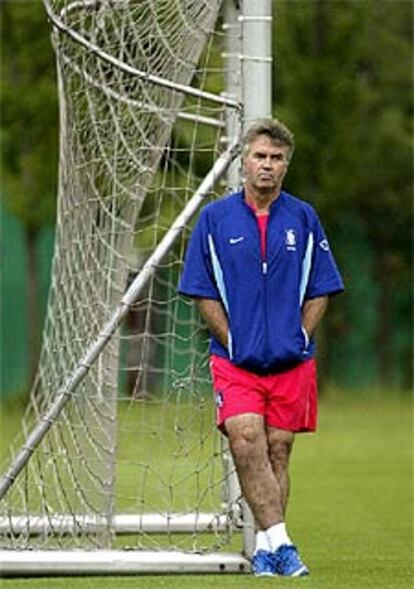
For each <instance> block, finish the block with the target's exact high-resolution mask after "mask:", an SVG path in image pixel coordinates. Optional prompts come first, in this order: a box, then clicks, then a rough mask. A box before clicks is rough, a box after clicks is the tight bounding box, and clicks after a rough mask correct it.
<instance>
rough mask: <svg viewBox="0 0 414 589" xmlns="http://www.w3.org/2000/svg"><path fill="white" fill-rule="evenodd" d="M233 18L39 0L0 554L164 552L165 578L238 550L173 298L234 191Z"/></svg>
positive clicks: (238, 514) (229, 483)
mask: <svg viewBox="0 0 414 589" xmlns="http://www.w3.org/2000/svg"><path fill="white" fill-rule="evenodd" d="M229 4H230V5H231V6H230V8H229V7H228V6H227V7H226V8H225V11H224V10H223V7H221V0H145V1H142V0H44V5H45V8H46V11H47V13H48V16H49V18H50V20H51V23H52V25H53V45H54V49H55V52H56V57H57V70H58V88H59V101H60V163H59V167H60V169H59V191H58V192H59V194H58V212H57V224H56V241H55V251H54V259H53V268H52V277H51V287H50V293H49V302H48V309H47V317H46V322H45V327H44V334H43V346H42V352H41V358H40V363H39V369H38V374H37V378H36V381H35V383H34V386H33V388H32V391H31V395H30V402H29V405H28V407H27V410H26V412H25V415H24V419H23V427H22V432H21V435H19V437H18V439H16V440H15V442H14V444H13V448H12V451H11V457H10V458H9V459H8V461H7V464H5V465H3V472H5V473H6V475H5V476H4V477H3V479H2V480H3V487H2V490H3V492H2V495H3V499H2V501H1V503H0V543H1V544H0V547H1V548H2V549H3V550H10V551H15V552H16V551H27V550H28V549H30V550H31V551H32V552H33V551H35V552H36V551H39V550H42V551H43V550H49V549H54V550H68V551H69V550H70V551H72V552H73V551H74V549H76V550H78V551H79V550H91V551H92V550H93V549H99V550H100V551H102V550H104V549H112V550H114V549H117V550H121V549H124V550H125V549H127V548H130V549H134V555H139V554H143V555H144V556H145V555H148V554H150V553H151V554H154V552H157V553H158V554H164V553H165V552H166V551H168V552H169V553H172V552H175V553H177V554H180V555H181V556H180V559H181V560H180V561H179V562H178V564H177V565H176V566H177V567H178V569H177V570H181V568H182V567H183V566H184V567H185V565H183V563H184V561H185V559H184V556H183V555H198V554H203V555H204V556H205V557H206V558H207V557H208V555H209V554H210V555H211V554H215V553H216V552H220V551H230V552H232V553H233V552H238V553H240V552H242V551H243V542H242V539H241V536H242V535H241V534H240V533H239V532H240V531H241V529H242V528H244V529H245V530H246V529H247V528H248V527H249V526H248V525H247V524H246V522H244V524H243V517H242V511H243V510H242V509H241V507H240V506H241V501H240V492H239V489H238V486H237V482H236V477H235V475H234V469H233V468H232V465H231V461H229V458H228V453H227V451H226V447H225V444H224V443H223V440H222V439H221V438H220V436H219V434H218V433H217V432H216V428H215V426H214V406H213V402H212V393H211V384H210V376H209V370H208V334H207V332H206V330H205V328H204V326H203V325H202V323H201V322H200V319H199V317H198V314H197V312H196V310H195V306H194V305H193V304H192V303H191V301H188V300H186V299H184V298H182V297H179V296H177V293H176V286H177V282H178V277H179V273H180V269H181V265H182V260H183V256H184V252H185V248H186V244H187V242H188V237H189V234H190V231H191V226H192V222H191V219H192V217H193V215H194V213H195V212H196V210H197V207H198V206H200V204H201V203H202V202H203V203H205V202H208V201H209V200H211V199H215V198H217V197H219V196H220V195H222V194H223V193H224V192H225V191H226V190H228V188H229V183H230V184H234V183H235V182H237V162H236V163H233V164H232V160H234V158H235V153H236V151H237V149H236V148H235V147H234V140H235V139H236V138H237V135H238V131H239V129H240V124H241V123H240V116H241V111H240V107H239V96H238V89H237V85H238V84H239V79H238V78H239V71H238V70H237V68H236V67H235V64H236V65H237V67H239V62H240V59H237V58H238V57H239V56H238V55H237V47H238V45H237V44H238V43H239V41H240V26H239V21H238V19H237V15H238V12H237V3H235V2H233V0H229ZM229 15H231V19H232V22H228V18H229ZM226 19H227V20H226ZM235 48H236V50H235ZM235 58H236V60H235ZM229 79H232V80H233V88H232V89H229V87H228V80H229ZM226 86H227V87H226ZM226 174H227V176H226ZM226 178H227V180H226ZM229 178H230V180H229ZM232 187H234V186H232ZM194 199H195V200H194ZM171 228H172V229H171ZM10 464H12V467H11V469H10ZM251 532H252V530H251V529H250V532H248V533H251ZM75 552H76V551H75ZM125 553H126V554H129V553H127V552H126V550H125ZM136 558H138V557H137V556H136ZM6 560H7V559H6ZM142 562H144V563H145V562H146V563H148V562H149V560H148V558H147V556H145V558H144V559H143V561H142ZM156 562H157V563H158V564H156V568H155V570H162V566H161V565H160V562H161V561H160V560H157V561H156ZM223 562H224V561H220V563H221V564H220V565H219V566H220V568H218V569H217V570H223V569H225V568H226V565H225V564H222V563H223ZM231 562H232V563H233V564H232V565H230V568H229V566H227V568H228V570H241V569H243V567H245V564H246V561H244V560H243V559H242V558H241V559H239V560H237V559H236V560H234V562H233V561H231ZM180 563H181V564H180ZM213 566H216V564H215V565H213ZM217 566H218V565H217ZM232 566H233V569H231V567H232ZM160 567H161V568H160ZM180 567H181V568H180ZM46 568H47V567H46ZM144 568H145V567H144ZM173 568H174V567H173ZM201 568H202V567H201ZM52 569H53V567H52ZM43 570H44V569H43ZM79 570H81V569H79ZM100 570H102V569H100ZM145 570H148V568H147V569H145ZM187 570H189V569H188V567H187ZM209 570H210V569H209ZM211 570H216V569H214V568H213V569H211Z"/></svg>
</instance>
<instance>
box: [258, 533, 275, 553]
mask: <svg viewBox="0 0 414 589" xmlns="http://www.w3.org/2000/svg"><path fill="white" fill-rule="evenodd" d="M258 550H266V552H269V551H270V550H271V548H270V544H269V539H268V537H267V533H266V532H265V531H264V530H259V531H258V532H256V547H255V549H254V553H255V554H256V552H257V551H258Z"/></svg>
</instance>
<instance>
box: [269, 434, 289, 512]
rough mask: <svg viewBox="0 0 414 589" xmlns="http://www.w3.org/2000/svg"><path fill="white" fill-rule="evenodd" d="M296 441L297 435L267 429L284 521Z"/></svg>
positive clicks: (270, 455)
mask: <svg viewBox="0 0 414 589" xmlns="http://www.w3.org/2000/svg"><path fill="white" fill-rule="evenodd" d="M294 439H295V435H294V434H293V433H292V432H289V431H286V430H282V429H278V428H275V427H269V426H268V427H267V441H268V448H269V457H270V462H271V465H272V469H273V472H274V474H275V476H276V478H277V480H278V482H279V487H280V496H281V501H282V509H283V519H285V517H286V509H287V503H288V500H289V491H290V478H289V458H290V454H291V451H292V447H293V442H294Z"/></svg>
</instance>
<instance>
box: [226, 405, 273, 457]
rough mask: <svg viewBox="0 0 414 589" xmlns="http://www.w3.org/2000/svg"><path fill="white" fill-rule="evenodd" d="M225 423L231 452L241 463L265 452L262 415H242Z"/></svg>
mask: <svg viewBox="0 0 414 589" xmlns="http://www.w3.org/2000/svg"><path fill="white" fill-rule="evenodd" d="M225 425H226V432H227V435H228V438H229V445H230V450H231V453H232V454H233V456H234V458H235V459H236V460H237V461H238V462H239V463H240V461H244V460H249V459H251V458H254V457H257V456H259V455H261V454H263V455H264V454H265V450H266V435H265V430H264V425H263V420H262V419H260V416H256V415H252V416H251V415H250V414H246V415H240V416H238V417H236V418H230V419H228V420H227V421H226V424H225Z"/></svg>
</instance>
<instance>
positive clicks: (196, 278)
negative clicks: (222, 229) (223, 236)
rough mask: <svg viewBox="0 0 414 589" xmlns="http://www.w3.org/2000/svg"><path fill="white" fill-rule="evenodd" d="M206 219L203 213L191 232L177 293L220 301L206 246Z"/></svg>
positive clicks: (207, 232)
mask: <svg viewBox="0 0 414 589" xmlns="http://www.w3.org/2000/svg"><path fill="white" fill-rule="evenodd" d="M208 234H209V227H208V218H207V214H206V212H205V211H203V212H202V213H201V215H200V218H199V220H198V222H197V223H196V225H195V227H194V230H193V232H192V235H191V238H190V242H189V244H188V247H187V251H186V254H185V259H184V267H183V271H182V274H181V278H180V281H179V285H178V289H177V290H178V292H179V293H180V294H184V295H187V296H189V297H203V298H208V299H216V300H219V299H220V294H219V291H218V289H217V286H216V282H215V279H214V272H213V268H212V264H211V256H210V251H209V245H208Z"/></svg>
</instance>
